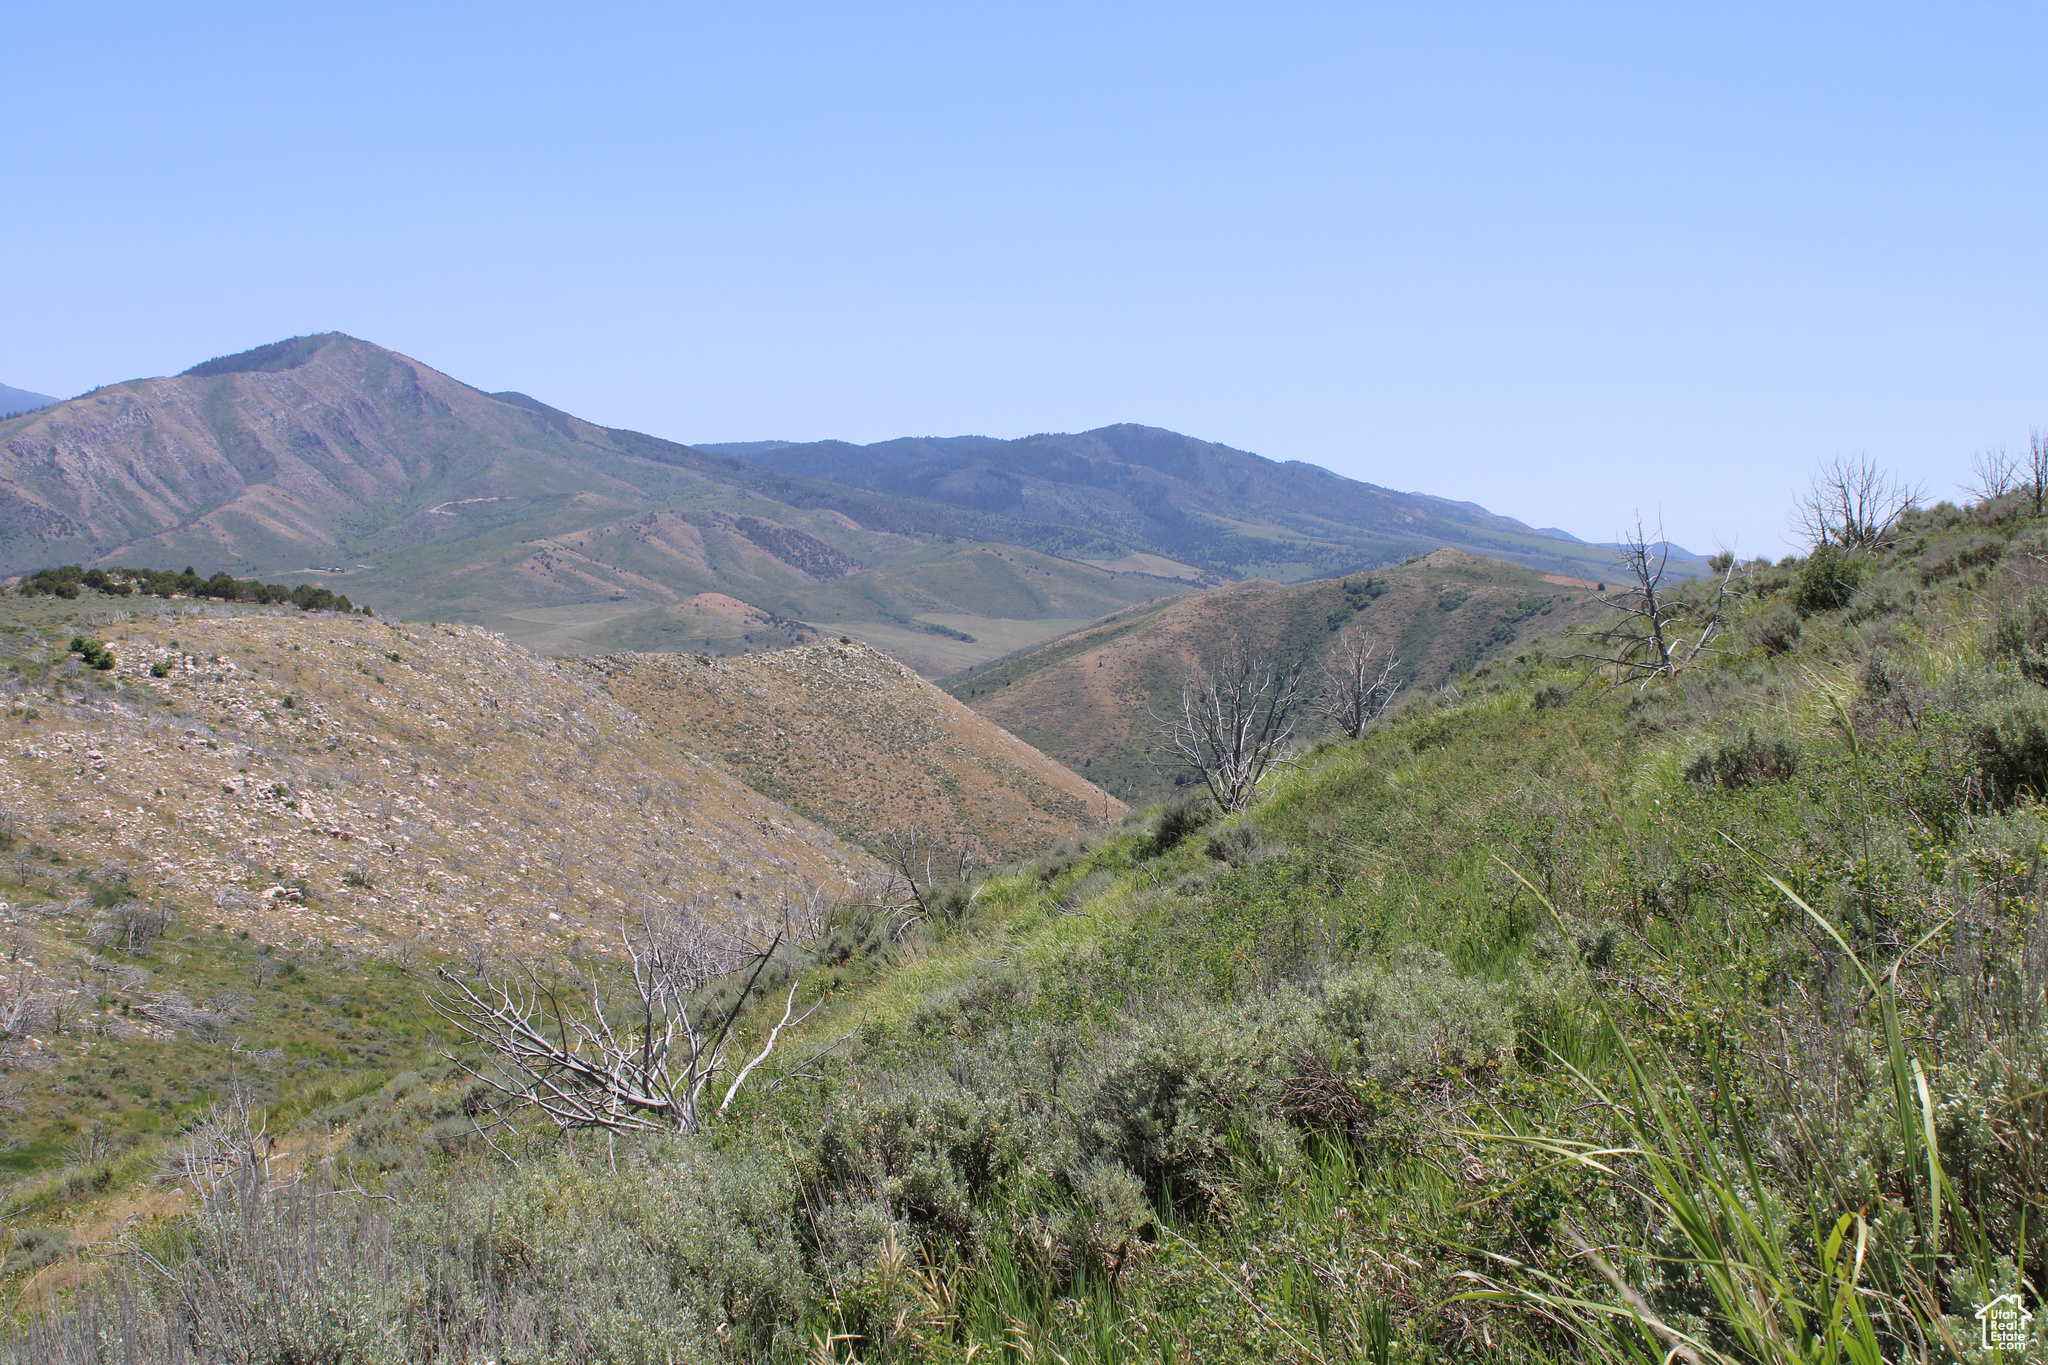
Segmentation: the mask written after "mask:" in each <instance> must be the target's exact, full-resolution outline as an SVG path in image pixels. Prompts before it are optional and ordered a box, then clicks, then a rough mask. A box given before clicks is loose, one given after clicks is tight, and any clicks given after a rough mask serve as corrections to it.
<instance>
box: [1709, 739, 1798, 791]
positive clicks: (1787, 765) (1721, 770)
mask: <svg viewBox="0 0 2048 1365" xmlns="http://www.w3.org/2000/svg"><path fill="white" fill-rule="evenodd" d="M1798 771H1799V749H1798V747H1797V746H1796V745H1794V744H1793V743H1792V742H1791V741H1790V740H1787V739H1779V738H1775V737H1762V736H1759V735H1758V734H1757V732H1756V731H1754V730H1750V731H1748V732H1747V733H1745V734H1744V735H1743V737H1742V738H1741V739H1738V740H1730V741H1727V742H1725V743H1722V744H1720V745H1717V746H1715V747H1714V748H1712V749H1709V750H1707V751H1706V752H1705V753H1702V754H1700V755H1698V756H1697V757H1695V758H1694V759H1693V760H1692V762H1690V763H1688V764H1686V765H1685V776H1686V778H1687V780H1688V781H1692V782H1697V783H1699V784H1700V785H1701V786H1703V787H1730V788H1734V787H1755V786H1760V785H1761V784H1763V783H1766V782H1785V781H1789V780H1790V779H1791V777H1792V775H1793V774H1794V773H1796V772H1798Z"/></svg>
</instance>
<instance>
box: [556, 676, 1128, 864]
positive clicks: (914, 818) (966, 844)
mask: <svg viewBox="0 0 2048 1365" xmlns="http://www.w3.org/2000/svg"><path fill="white" fill-rule="evenodd" d="M581 666H582V667H584V668H586V669H588V670H589V672H590V676H592V677H593V678H595V679H597V680H599V681H600V682H601V684H602V686H603V687H604V689H605V691H606V692H607V694H609V695H610V696H611V697H612V698H614V699H615V700H616V701H618V702H619V704H620V705H622V706H625V707H627V708H628V709H629V710H631V711H633V712H634V713H635V714H637V715H638V716H639V717H640V718H641V719H642V721H644V722H645V723H646V725H647V727H648V729H649V731H650V732H651V733H652V734H654V735H656V736H659V737H660V738H661V739H663V740H666V741H669V742H672V743H674V744H676V745H677V746H679V747H681V748H683V749H685V750H688V751H690V752H693V753H698V754H704V755H709V756H717V757H720V758H723V759H724V761H725V762H726V763H727V764H728V765H729V766H730V767H731V768H732V770H733V771H734V772H736V773H738V774H739V775H740V776H741V777H742V778H744V779H745V780H746V781H747V782H748V783H749V784H750V785H752V786H753V787H754V788H755V789H756V790H759V791H762V792H765V793H767V794H769V795H772V796H773V797H775V798H776V799H777V800H779V801H783V802H786V803H787V804H788V805H789V806H790V807H791V809H793V810H797V811H801V812H802V813H803V814H804V815H806V816H808V817H809V818H811V819H813V820H816V821H817V822H819V823H820V824H822V825H824V826H826V827H827V828H828V829H832V830H834V831H836V832H837V833H839V834H841V835H843V836H845V837H847V838H849V839H853V840H856V841H858V842H860V843H863V844H865V845H866V846H867V847H869V848H877V847H879V846H880V845H879V843H878V841H879V840H880V839H882V838H883V837H884V836H885V835H886V834H887V833H888V832H890V831H892V830H900V829H913V828H914V829H921V830H924V831H926V832H928V833H930V834H932V835H934V836H936V837H937V838H939V839H940V840H941V841H942V842H943V843H945V844H946V845H948V846H950V847H955V848H963V849H968V850H971V851H972V853H973V855H974V856H975V857H976V858H977V859H979V860H980V861H981V862H982V863H984V864H987V863H990V862H1008V861H1012V860H1015V859H1017V858H1022V857H1028V856H1030V855H1032V854H1034V853H1036V852H1038V851H1039V850H1040V849H1041V848H1043V847H1044V846H1045V845H1047V844H1048V843H1051V842H1052V841H1054V840H1056V839H1059V838H1061V837H1063V836H1065V835H1069V834H1072V833H1074V832H1075V831H1076V830H1078V829H1086V828H1090V827H1093V826H1095V825H1098V824H1100V823H1102V822H1104V821H1105V820H1114V819H1121V818H1122V816H1123V815H1124V813H1125V808H1124V805H1123V803H1122V802H1120V801H1114V800H1113V799H1111V798H1109V797H1108V796H1106V795H1105V794H1104V793H1103V792H1101V791H1098V790H1097V789H1096V788H1095V787H1094V786H1093V785H1091V784H1090V783H1088V782H1085V781H1083V780H1082V779H1081V778H1079V777H1077V776H1075V775H1074V774H1073V773H1071V772H1069V771H1067V770H1066V769H1065V768H1062V767H1061V766H1060V765H1059V764H1057V763H1055V762H1053V761H1052V760H1051V759H1049V758H1047V757H1046V756H1045V755H1044V754H1042V753H1039V752H1038V751H1037V750H1035V749H1033V748H1031V747H1030V746H1029V745H1026V744H1023V743H1021V742H1020V741H1018V740H1016V739H1015V738H1013V737H1012V736H1010V735H1007V734H1005V733H1003V732H1002V731H1001V730H999V729H997V728H996V727H995V726H994V725H993V724H991V723H990V722H988V721H987V720H984V719H983V718H982V717H980V716H978V715H976V714H975V713H974V712H973V711H970V710H969V709H968V708H966V707H964V706H962V705H960V703H959V702H957V701H955V700H954V699H953V698H951V697H948V696H947V695H946V694H945V693H943V692H941V691H939V690H938V689H937V688H935V687H933V686H932V685H931V684H929V683H927V682H925V681H923V680H922V679H920V678H919V677H918V676H917V675H916V674H915V673H913V672H912V671H911V670H910V669H909V668H907V667H905V666H904V665H903V664H900V663H897V662H896V661H895V660H893V659H891V658H889V657H888V656H886V655H884V654H882V653H880V652H878V651H876V650H873V649H869V648H866V647H865V646H862V645H859V644H839V643H831V642H828V643H824V644H816V645H809V646H805V647H802V648H797V649H788V650H777V651H774V652H771V653H762V654H753V655H749V656H746V657H744V658H738V659H725V660H717V661H713V660H708V659H700V658H693V657H690V656H688V655H683V656H677V655H673V654H613V655H606V656H604V657H601V658H595V659H587V660H583V661H581Z"/></svg>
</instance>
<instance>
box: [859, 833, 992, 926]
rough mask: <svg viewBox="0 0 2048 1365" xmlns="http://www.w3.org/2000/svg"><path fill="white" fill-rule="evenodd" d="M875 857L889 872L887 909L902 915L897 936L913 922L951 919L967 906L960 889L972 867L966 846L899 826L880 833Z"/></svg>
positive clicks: (972, 857)
mask: <svg viewBox="0 0 2048 1365" xmlns="http://www.w3.org/2000/svg"><path fill="white" fill-rule="evenodd" d="M875 856H876V857H878V858H880V859H881V860H882V866H883V867H885V868H887V869H888V870H889V882H888V886H887V889H886V890H885V891H884V892H883V898H884V899H885V900H886V901H887V906H886V908H887V909H888V910H891V911H893V912H895V913H897V914H900V915H902V916H903V917H904V918H903V920H902V922H901V923H900V924H898V925H897V932H898V933H899V934H900V933H902V932H903V931H904V930H906V929H908V928H910V927H911V926H912V925H913V924H921V923H927V922H929V921H932V920H935V919H952V918H955V917H956V916H957V915H958V913H959V912H960V911H962V910H964V909H966V907H967V905H968V903H969V899H968V897H967V896H966V895H965V894H964V893H963V892H962V890H961V888H964V887H965V886H966V884H967V877H968V874H969V873H970V872H971V871H972V870H973V868H974V855H973V854H972V853H970V852H969V851H967V850H966V849H960V848H953V847H950V846H949V845H947V844H944V843H941V842H940V841H939V840H938V838H937V837H935V836H933V835H931V834H928V833H926V832H925V831H923V830H916V829H908V828H903V827H898V828H895V829H889V830H884V831H883V832H882V836H881V838H880V839H878V840H877V841H876V844H875Z"/></svg>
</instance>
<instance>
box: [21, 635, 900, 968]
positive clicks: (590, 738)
mask: <svg viewBox="0 0 2048 1365" xmlns="http://www.w3.org/2000/svg"><path fill="white" fill-rule="evenodd" d="M18 601H19V599H14V598H11V597H10V598H7V599H0V606H4V609H5V610H6V611H7V613H8V615H9V616H10V617H11V618H13V619H12V621H11V623H10V625H9V627H8V629H7V630H6V632H5V634H4V636H0V653H4V654H5V655H6V656H7V657H8V661H9V662H10V663H11V664H12V665H13V666H14V667H16V668H18V669H19V670H20V672H19V674H17V675H16V676H15V678H14V679H13V681H11V682H10V684H9V692H10V700H11V702H12V705H11V706H10V708H9V711H8V717H7V720H8V725H7V730H8V734H7V745H8V757H7V762H6V764H5V767H4V772H0V808H4V809H5V811H6V812H7V814H8V816H9V818H10V821H11V829H12V831H13V837H14V840H15V841H16V844H17V848H19V846H20V845H21V844H26V843H32V844H34V845H35V846H36V848H38V849H40V850H41V852H40V853H38V854H37V855H36V856H37V858H41V859H48V860H52V863H51V865H52V866H53V867H55V866H65V867H69V868H75V869H85V870H87V871H88V873H89V876H88V880H89V881H92V882H95V883H118V884H119V885H120V886H121V887H122V888H124V889H126V890H129V891H132V892H133V893H134V894H136V895H139V896H143V897H145V898H148V899H150V900H152V901H154V900H156V899H157V898H159V897H161V898H164V899H165V900H168V901H171V902H175V903H177V904H179V905H181V906H183V907H184V909H185V911H186V912H188V913H191V914H203V915H204V916H205V917H206V918H208V919H212V920H218V921H220V922H222V923H224V924H227V925H229V926H231V927H233V928H238V929H248V930H250V931H251V932H252V933H255V934H256V935H257V936H259V937H261V938H264V939H267V940H268V941H271V942H277V943H284V942H298V941H302V940H305V939H308V938H319V939H324V940H328V941H331V942H335V943H340V944H344V945H352V946H355V947H358V948H363V949H367V950H377V951H388V950H389V949H390V947H391V946H392V945H393V944H396V943H398V942H401V941H407V940H418V941H419V942H420V943H421V944H423V945H426V946H440V947H443V948H446V949H449V950H453V949H455V948H457V947H459V946H461V945H462V944H464V943H467V942H484V943H491V944H497V945H500V946H504V947H518V946H520V945H526V944H535V945H540V944H547V945H553V946H558V947H559V946H566V945H567V944H568V943H569V942H571V941H573V940H578V939H582V940H587V941H589V942H591V943H593V944H603V943H607V942H609V940H610V935H611V933H612V931H613V930H615V928H616V924H617V917H618V914H619V913H620V911H621V910H622V909H624V908H626V907H629V906H631V905H633V904H635V903H637V902H638V901H639V900H642V899H644V898H647V897H655V898H677V897H688V896H693V895H716V896H718V897H723V898H733V899H736V900H738V901H740V902H742V903H749V904H765V905H771V906H772V905H774V904H775V903H776V902H777V901H778V900H779V899H780V898H781V897H783V896H801V895H802V894H804V893H805V892H806V891H808V890H809V889H810V888H812V887H818V886H824V887H828V888H829V887H833V886H837V887H841V888H844V887H847V886H850V885H851V884H852V882H853V881H854V880H856V879H858V878H859V877H861V876H862V875H864V874H865V872H866V871H867V870H868V869H870V868H871V867H872V864H871V863H870V862H869V860H868V859H867V857H866V855H865V854H863V853H862V852H861V851H860V850H858V849H855V848H851V847H849V846H847V845H845V844H843V843H841V842H840V841H839V840H837V839H836V838H835V837H834V836H832V835H831V834H829V833H827V832H826V831H824V830H821V829H819V828H817V827H816V826H815V825H813V824H812V823H811V822H809V821H808V820H806V819H804V818H803V817H801V816H799V815H796V814H793V813H792V812H790V811H789V810H788V809H787V808H786V807H784V806H783V805H782V804H780V803H779V802H777V801H774V800H772V799H770V798H768V797H765V796H763V795H761V794H760V793H758V792H756V791H753V790H751V789H750V788H749V787H748V786H747V785H746V784H745V782H744V781H743V780H741V779H740V778H738V777H736V776H734V775H733V774H732V773H731V772H730V771H729V770H727V769H726V768H725V767H724V766H723V765H722V764H719V763H717V762H715V761H712V760H709V759H706V758H704V757H701V756H697V755H692V754H688V753H682V752H678V751H677V749H676V748H675V746H674V745H673V744H670V743H667V742H665V740H664V739H663V738H662V737H661V736H660V735H659V734H657V733H656V732H654V731H653V730H652V729H650V727H649V726H647V725H646V724H645V723H643V722H642V721H641V720H640V719H639V718H638V717H637V716H635V715H634V714H633V713H632V712H631V711H629V710H626V709H624V708H622V707H620V706H619V705H617V704H616V703H614V702H613V701H612V700H611V699H610V698H609V697H608V696H607V695H606V694H605V693H604V692H603V691H602V690H601V689H600V688H598V687H597V686H595V685H594V683H593V682H592V681H590V680H589V678H588V677H587V676H586V675H585V674H584V672H583V671H582V670H581V669H578V668H575V667H573V666H568V665H562V664H557V663H554V662H552V661H549V660H546V659H542V658H538V657H536V656H534V655H532V654H530V653H528V652H526V651H525V650H522V649H519V648H518V647H516V646H514V645H511V644H509V643H508V642H506V641H505V640H504V639H502V638H501V637H498V636H495V635H491V634H489V633H487V632H484V631H481V630H477V629H475V628H473V627H467V626H453V625H442V626H438V627H433V628H427V627H408V626H399V625H393V624H389V623H385V622H378V621H372V620H368V619H365V618H362V617H342V616H333V615H328V614H320V615H317V616H309V615H306V614H304V613H297V612H290V613H284V614H270V613H264V612H245V613H242V614H239V615H237V614H230V613H228V612H227V611H226V610H225V609H221V608H214V609H209V610H206V611H191V610H187V611H177V610H173V609H172V608H170V607H165V608H160V609H157V610H156V611H155V612H152V613H148V614H144V613H130V612H128V611H125V610H118V609H101V610H100V611H98V612H97V613H94V614H89V615H86V616H84V617H79V616H78V615H77V614H76V613H73V614H72V619H70V620H66V619H65V618H64V617H63V616H62V615H59V614H58V613H56V612H54V611H53V610H51V609H50V608H48V607H45V606H36V605H28V604H24V605H23V606H22V607H19V608H17V607H14V606H13V605H12V604H13V603H15V602H18ZM181 605H182V604H181ZM94 621H97V622H98V624H92V622H94ZM81 624H83V628H84V630H85V631H86V633H88V634H91V635H94V636H98V637H103V638H105V639H106V640H107V642H108V644H109V646H110V648H111V649H112V651H113V653H114V656H115V660H116V665H115V667H114V668H113V669H112V670H111V671H108V672H100V671H97V670H92V669H86V668H83V667H82V665H81V661H80V659H79V658H78V656H76V655H67V654H66V653H65V652H64V642H65V641H66V640H68V639H69V638H70V636H71V634H72V633H73V632H74V631H77V630H79V629H80V627H81ZM155 664H161V665H163V666H164V669H165V672H166V676H164V677H161V678H159V677H155V676H153V675H152V672H151V666H152V665H155ZM49 875H52V876H55V875H59V874H56V873H55V872H52V873H50V874H49ZM88 889H89V888H88V887H81V888H80V892H81V893H83V892H84V891H85V890H88Z"/></svg>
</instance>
